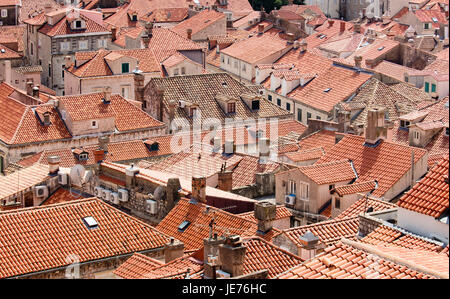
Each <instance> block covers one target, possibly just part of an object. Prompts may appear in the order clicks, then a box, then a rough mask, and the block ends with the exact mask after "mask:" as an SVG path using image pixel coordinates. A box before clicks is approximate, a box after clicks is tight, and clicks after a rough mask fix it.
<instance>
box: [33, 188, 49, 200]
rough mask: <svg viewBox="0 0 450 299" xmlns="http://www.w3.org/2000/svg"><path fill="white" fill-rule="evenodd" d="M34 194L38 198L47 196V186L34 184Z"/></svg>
mask: <svg viewBox="0 0 450 299" xmlns="http://www.w3.org/2000/svg"><path fill="white" fill-rule="evenodd" d="M34 194H35V195H36V197H38V198H42V197H44V198H45V197H47V196H48V187H47V186H36V187H34Z"/></svg>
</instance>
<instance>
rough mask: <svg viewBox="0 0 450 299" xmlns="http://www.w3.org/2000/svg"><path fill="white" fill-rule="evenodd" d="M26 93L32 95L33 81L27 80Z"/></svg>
mask: <svg viewBox="0 0 450 299" xmlns="http://www.w3.org/2000/svg"><path fill="white" fill-rule="evenodd" d="M26 85H27V95H29V96H33V81H27V83H26Z"/></svg>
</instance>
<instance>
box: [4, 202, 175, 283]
mask: <svg viewBox="0 0 450 299" xmlns="http://www.w3.org/2000/svg"><path fill="white" fill-rule="evenodd" d="M89 216H91V217H94V219H95V220H96V221H97V223H98V226H97V227H96V228H93V229H88V227H87V226H86V225H85V224H84V223H83V218H84V217H89ZM0 226H1V227H3V228H5V229H4V230H3V233H2V234H1V235H0V243H1V244H2V248H3V250H2V253H1V254H0V261H1V264H2V267H1V268H0V277H1V278H6V277H13V276H17V275H24V274H28V273H33V272H38V271H43V270H49V269H53V268H58V267H64V266H67V265H68V264H69V263H70V261H68V260H67V257H68V256H69V255H70V254H76V255H77V256H78V257H79V262H80V263H84V262H88V261H95V260H98V259H102V258H110V257H114V256H118V255H124V254H130V253H133V252H139V251H143V250H148V249H156V248H162V247H163V245H164V244H166V243H167V242H168V241H169V238H168V237H167V236H166V235H164V234H163V233H160V232H159V231H158V230H156V229H154V228H153V227H151V226H149V225H147V224H145V223H143V222H141V221H139V220H136V219H135V218H133V217H130V216H128V215H127V214H125V213H123V212H121V211H119V210H117V209H115V208H113V207H111V206H110V205H108V204H106V203H104V202H102V201H101V200H99V199H96V198H91V199H85V200H78V201H71V202H68V203H64V204H56V205H50V206H45V207H39V208H28V209H22V210H15V211H14V212H2V213H0ZM69 232H70V233H69ZM55 239H57V240H59V241H61V242H55ZM86 244H89V246H86Z"/></svg>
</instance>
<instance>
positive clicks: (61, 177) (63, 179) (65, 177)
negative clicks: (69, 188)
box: [58, 171, 69, 185]
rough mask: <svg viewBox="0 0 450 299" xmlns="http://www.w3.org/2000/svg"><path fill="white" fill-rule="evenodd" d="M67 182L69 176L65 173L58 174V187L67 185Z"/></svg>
mask: <svg viewBox="0 0 450 299" xmlns="http://www.w3.org/2000/svg"><path fill="white" fill-rule="evenodd" d="M68 182H69V176H68V175H67V173H64V172H61V171H59V172H58V183H59V184H60V185H67V183H68Z"/></svg>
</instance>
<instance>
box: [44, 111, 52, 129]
mask: <svg viewBox="0 0 450 299" xmlns="http://www.w3.org/2000/svg"><path fill="white" fill-rule="evenodd" d="M43 115H44V126H50V112H48V111H45V112H44V113H43Z"/></svg>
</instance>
